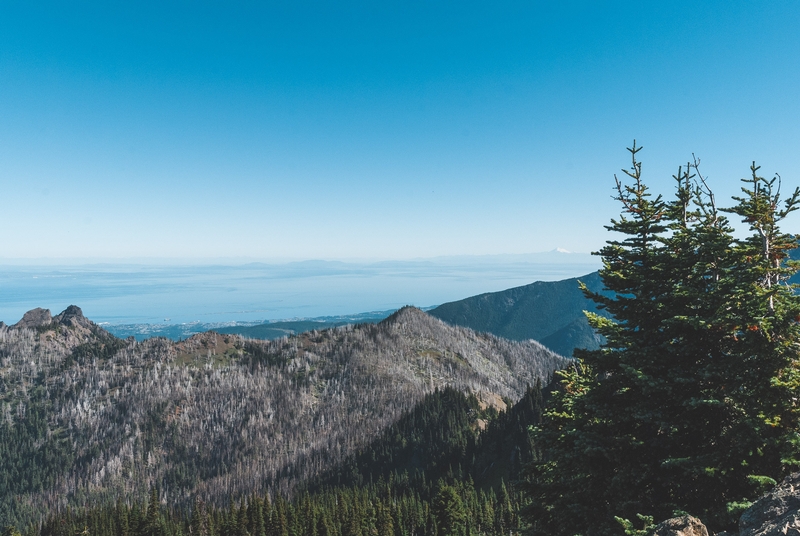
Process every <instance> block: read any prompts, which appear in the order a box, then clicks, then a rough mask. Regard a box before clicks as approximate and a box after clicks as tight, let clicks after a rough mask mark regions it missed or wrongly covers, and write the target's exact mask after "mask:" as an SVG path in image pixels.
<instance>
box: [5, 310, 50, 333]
mask: <svg viewBox="0 0 800 536" xmlns="http://www.w3.org/2000/svg"><path fill="white" fill-rule="evenodd" d="M52 321H53V317H52V316H50V309H42V308H41V307H37V308H36V309H31V310H30V311H28V312H27V313H25V314H24V315H22V320H20V321H19V322H17V323H16V324H14V325H13V326H11V327H12V328H15V329H22V328H28V329H35V328H38V327H41V326H46V325H48V324H50V323H51V322H52Z"/></svg>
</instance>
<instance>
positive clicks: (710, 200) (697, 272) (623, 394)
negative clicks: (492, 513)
mask: <svg viewBox="0 0 800 536" xmlns="http://www.w3.org/2000/svg"><path fill="white" fill-rule="evenodd" d="M639 149H640V148H638V147H636V146H635V144H634V147H633V148H632V149H629V150H630V152H631V155H632V167H631V169H630V170H625V173H626V174H627V175H628V178H629V180H630V184H623V183H622V182H620V181H619V180H618V181H617V196H616V198H617V200H618V201H619V202H620V203H621V204H622V215H621V216H620V218H618V219H614V220H612V221H611V225H610V226H608V228H609V229H610V230H611V231H614V232H616V233H619V234H620V235H622V237H621V239H613V240H611V241H609V242H608V245H607V246H606V247H604V248H603V249H602V250H601V251H600V255H601V256H602V258H603V268H602V270H601V271H600V274H601V277H602V279H603V282H604V284H605V287H606V288H607V289H608V290H610V291H612V293H613V294H612V295H611V296H607V295H599V294H592V293H588V292H587V294H588V295H589V296H590V297H591V298H593V299H594V300H595V301H596V302H598V304H599V305H600V306H601V307H602V308H605V309H606V310H607V311H608V312H609V313H611V315H612V316H613V320H611V319H608V318H605V317H601V316H598V315H596V314H590V315H589V319H590V323H591V324H592V326H593V327H594V328H595V329H596V330H597V331H598V332H599V333H600V334H602V335H603V336H604V337H605V338H606V341H607V342H606V343H605V345H604V346H603V347H602V348H601V349H600V350H597V351H592V352H586V351H583V352H576V356H577V357H579V358H580V360H579V362H578V363H576V365H575V366H574V367H571V368H570V369H569V370H567V371H565V372H564V373H562V375H561V389H560V390H559V391H558V392H556V393H555V394H554V399H553V405H552V406H551V408H550V409H549V410H548V411H547V412H546V415H545V421H544V424H543V425H542V426H541V427H540V428H539V429H538V430H537V432H536V433H535V441H536V443H537V447H538V448H539V449H541V452H542V453H543V456H542V459H541V460H540V461H539V462H538V463H536V464H535V465H534V466H532V468H531V470H530V474H529V481H528V486H527V489H528V491H529V493H530V494H531V496H532V498H533V504H532V506H531V508H530V509H529V510H528V512H527V518H528V521H529V522H530V524H531V527H532V529H533V531H534V532H535V533H539V534H576V533H587V531H591V532H588V533H591V534H595V533H596V534H613V533H618V532H619V525H618V524H617V523H616V522H615V520H614V517H615V516H620V517H622V518H627V519H634V518H635V516H636V515H637V514H643V515H653V516H655V517H656V519H663V518H666V517H670V516H672V515H673V513H674V512H675V511H688V512H690V513H692V514H694V515H698V516H700V517H701V518H702V519H704V520H705V521H706V522H707V523H708V524H710V525H711V526H712V527H713V528H718V529H719V528H727V527H730V526H731V525H732V524H733V522H734V521H735V519H736V517H737V514H738V512H739V511H740V510H741V508H742V507H744V506H746V505H747V504H749V503H748V501H749V500H752V499H753V498H755V497H756V496H757V495H758V493H759V492H761V491H762V488H763V486H764V484H767V483H771V482H774V481H775V479H778V478H780V477H781V476H782V475H783V474H784V473H785V472H787V471H788V469H789V468H790V467H791V466H796V465H797V464H798V463H797V455H796V453H797V451H798V449H797V432H798V430H800V427H799V426H798V424H799V423H800V419H798V413H797V412H798V410H797V408H796V407H795V406H794V403H793V402H792V399H793V395H792V392H793V391H795V392H796V389H797V388H798V377H797V367H798V342H800V331H799V330H798V319H800V298H798V297H797V295H795V293H794V292H793V290H792V289H791V288H790V287H789V286H788V285H787V284H785V280H786V279H787V278H788V276H789V275H791V274H792V273H794V272H795V271H796V267H795V266H793V265H792V264H790V263H786V262H785V259H786V257H787V251H788V250H789V249H791V248H795V247H797V239H796V238H795V237H793V236H790V235H787V234H784V233H781V232H780V230H779V229H778V223H779V222H780V221H781V220H782V219H783V218H785V217H786V215H788V214H789V213H790V212H792V211H793V210H795V209H796V208H797V204H798V196H799V195H800V193H799V192H798V191H795V193H794V194H793V195H792V196H790V197H789V199H788V200H787V201H785V202H784V204H783V206H781V205H780V201H781V200H780V192H779V189H780V188H779V183H778V182H776V181H777V180H778V179H775V180H772V181H767V180H765V179H763V178H761V177H758V176H757V174H756V172H757V170H758V168H756V167H755V165H754V166H753V168H752V178H751V179H748V180H747V181H746V182H747V184H748V186H747V187H746V188H744V189H743V192H744V195H743V196H742V197H741V198H735V200H736V201H737V204H736V205H735V206H734V207H733V208H732V209H729V210H728V212H732V213H734V214H737V215H740V216H742V218H743V219H744V220H745V221H746V222H747V223H748V224H749V225H750V227H751V231H752V232H753V234H752V235H751V236H750V237H749V238H746V239H744V240H736V239H734V237H733V234H732V230H731V228H730V226H729V224H728V222H727V220H726V219H725V217H724V216H722V214H721V212H722V211H721V210H720V209H718V208H717V206H716V201H715V199H714V196H713V194H712V193H711V191H710V190H709V189H708V188H707V185H706V182H705V180H704V179H703V177H702V176H701V175H700V174H699V168H698V162H697V161H694V162H692V163H689V164H687V166H686V167H685V168H683V167H682V168H679V171H678V174H677V175H675V179H676V185H677V189H676V195H675V199H674V200H673V201H671V202H666V201H664V200H663V199H662V197H661V196H656V197H653V196H652V195H651V194H650V192H649V191H648V189H647V187H646V186H645V184H644V182H643V180H642V174H641V164H640V163H639V162H638V160H637V156H636V154H637V153H638V151H639Z"/></svg>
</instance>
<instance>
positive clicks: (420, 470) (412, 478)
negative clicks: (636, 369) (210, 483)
mask: <svg viewBox="0 0 800 536" xmlns="http://www.w3.org/2000/svg"><path fill="white" fill-rule="evenodd" d="M542 411H543V393H542V390H541V388H540V387H539V386H538V385H537V386H535V387H532V388H529V389H527V390H526V392H525V395H524V396H523V397H522V399H521V400H520V401H519V402H518V403H517V404H515V405H514V406H512V407H510V408H507V409H506V410H501V411H498V410H497V409H495V408H494V406H489V405H487V404H485V403H483V402H482V401H481V400H479V399H478V398H477V397H476V396H475V395H469V394H463V393H461V392H459V391H458V390H456V389H453V388H449V387H446V388H444V389H442V390H438V389H437V390H435V391H434V392H432V393H430V394H428V395H426V396H425V397H424V398H423V399H422V400H421V401H420V403H419V404H417V405H416V406H415V407H414V408H412V409H411V410H409V411H407V412H404V413H403V415H402V416H401V418H400V419H399V420H398V421H397V423H396V424H395V425H393V426H391V427H390V428H388V429H386V430H385V431H384V432H383V433H382V434H381V435H380V436H379V437H378V438H376V439H375V440H374V441H373V442H372V443H371V444H370V445H369V446H367V447H364V448H362V449H359V450H358V452H356V453H355V454H354V455H353V458H354V460H355V461H357V462H358V463H357V464H356V465H352V464H349V465H348V468H349V469H352V468H354V467H355V468H356V471H357V474H349V475H348V476H346V477H344V478H343V479H341V478H338V476H334V475H335V474H336V473H337V471H330V472H328V474H327V475H322V476H321V478H319V479H317V481H316V482H314V483H311V484H309V485H308V486H307V487H305V488H304V489H302V490H299V491H298V493H296V494H294V496H293V497H292V498H291V499H287V497H285V496H284V495H282V494H279V493H267V494H264V495H259V494H254V493H251V494H248V495H243V496H240V497H231V498H230V500H229V501H228V502H227V503H225V504H223V505H215V504H209V503H206V502H204V501H203V500H201V499H200V498H199V497H196V498H195V499H194V500H193V501H192V503H191V504H190V505H189V506H187V507H176V506H167V505H166V501H165V499H164V497H163V496H162V495H161V494H160V493H159V491H158V490H157V489H156V488H153V489H151V490H150V492H149V494H145V495H143V496H137V497H128V498H127V499H126V500H119V501H117V502H116V503H109V504H106V505H94V506H93V505H90V506H88V507H86V508H68V509H66V510H63V511H60V512H52V511H51V512H50V514H49V515H48V516H47V518H46V519H45V520H44V521H43V522H42V524H41V525H31V526H29V527H28V529H27V530H26V531H23V532H24V533H26V534H29V535H31V536H33V535H38V534H41V535H42V536H74V535H77V534H91V535H95V536H177V535H182V534H192V535H203V536H255V535H261V536H288V535H298V536H299V535H318V536H322V535H334V534H337V535H345V536H350V535H369V534H380V535H391V536H394V535H404V534H430V535H462V534H483V535H498V536H499V535H503V534H509V532H511V533H518V532H519V531H520V529H521V520H520V516H519V511H520V509H521V507H522V506H523V505H524V504H525V503H526V499H525V498H524V497H523V496H522V495H521V494H520V493H519V492H518V491H515V489H514V488H513V487H511V486H509V485H508V484H507V482H508V479H511V480H515V479H517V478H518V477H519V468H520V464H519V462H520V461H527V460H530V459H531V457H532V456H533V450H532V444H531V443H530V441H529V439H528V431H527V429H528V426H530V425H534V424H537V423H538V422H540V419H541V413H542ZM487 423H488V425H487ZM482 428H485V429H483V431H481V429H482ZM404 434H405V435H404ZM407 438H409V439H407ZM520 439H521V441H519V442H518V441H517V440H520ZM391 453H405V454H408V455H410V456H411V457H412V458H415V462H414V463H412V464H410V465H409V464H407V463H404V462H403V460H402V459H395V460H392V459H391ZM420 454H421V455H422V456H417V455H420ZM427 454H433V455H432V456H430V457H428V456H427ZM401 458H402V456H401ZM370 460H371V461H370ZM504 460H505V462H508V463H503V461H504ZM495 461H497V462H501V465H502V467H495V466H494V462H495ZM356 481H357V482H356ZM9 532H11V531H9Z"/></svg>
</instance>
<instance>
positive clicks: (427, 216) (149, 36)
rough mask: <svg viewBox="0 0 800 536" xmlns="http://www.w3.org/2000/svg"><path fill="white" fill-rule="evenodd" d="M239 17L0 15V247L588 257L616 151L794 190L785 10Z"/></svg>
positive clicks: (32, 251) (171, 10)
mask: <svg viewBox="0 0 800 536" xmlns="http://www.w3.org/2000/svg"><path fill="white" fill-rule="evenodd" d="M236 4H239V3H237V2H224V3H223V2H219V3H208V2H198V1H191V2H189V1H186V2H180V3H167V2H154V3H146V2H126V3H123V2H97V3H85V2H51V3H48V2H24V1H9V2H3V3H2V4H0V196H2V197H0V199H2V210H0V226H2V231H3V240H2V246H0V257H4V258H7V259H8V258H15V257H29V258H30V257H33V258H36V257H102V258H121V257H181V258H190V259H191V258H208V257H252V258H300V259H304V258H410V257H426V256H436V255H452V254H492V253H524V252H535V251H545V250H550V249H553V248H556V247H560V248H565V249H568V250H573V251H581V252H588V251H591V250H594V249H597V248H599V247H600V246H601V245H602V243H603V241H604V240H605V239H606V238H607V236H606V232H605V230H604V229H603V225H604V224H606V223H607V222H608V220H609V218H610V217H612V216H614V215H615V213H616V211H617V206H616V204H615V203H614V202H613V201H612V200H611V199H610V195H611V193H612V192H611V186H612V184H613V182H612V181H613V174H614V173H615V172H617V171H618V170H619V168H621V167H623V166H626V165H627V164H628V159H627V153H626V151H625V147H626V146H628V145H630V143H631V140H632V139H633V138H636V139H637V140H638V141H639V142H640V143H641V144H643V145H644V146H645V150H644V151H643V153H642V159H643V160H644V165H645V172H646V176H647V178H648V181H649V182H650V183H651V184H652V185H653V187H654V189H656V190H662V191H669V189H670V188H671V183H670V179H669V175H670V174H671V173H673V172H674V171H675V169H676V168H677V165H678V164H680V163H682V162H685V161H686V160H687V159H688V158H690V157H691V154H692V153H693V152H694V153H696V154H697V155H698V156H699V157H700V158H701V159H702V161H703V167H704V171H705V172H706V174H708V175H709V176H710V179H711V183H712V185H713V186H714V188H715V189H716V191H717V194H718V197H727V196H728V195H730V194H732V193H735V192H736V189H737V188H738V182H737V181H738V179H739V178H741V177H742V176H744V175H745V174H746V173H747V169H748V166H749V164H750V162H751V161H752V160H754V159H755V160H757V161H758V162H759V163H761V164H762V165H763V171H764V172H765V173H766V174H768V175H771V174H772V173H774V172H779V173H780V174H781V175H782V176H783V178H784V181H785V182H786V183H787V184H789V185H792V186H794V185H797V184H800V150H799V149H800V147H798V142H800V98H799V97H800V87H798V86H799V85H800V84H799V82H800V32H799V31H798V28H800V5H799V4H797V2H794V1H786V2H744V1H730V0H727V1H718V2H681V1H674V2H596V1H592V2H569V1H566V2H553V1H548V2H540V1H519V0H518V1H511V2H507V1H499V2H474V3H472V2H463V1H461V2H436V1H426V2H409V1H402V2H386V1H382V2H363V3H343V2H321V3H308V2H280V3H278V2H271V3H265V4H266V5H265V6H261V7H257V6H247V7H242V6H238V7H237V6H236ZM791 223H792V225H794V224H796V223H798V220H792V222H791ZM797 230H800V229H797Z"/></svg>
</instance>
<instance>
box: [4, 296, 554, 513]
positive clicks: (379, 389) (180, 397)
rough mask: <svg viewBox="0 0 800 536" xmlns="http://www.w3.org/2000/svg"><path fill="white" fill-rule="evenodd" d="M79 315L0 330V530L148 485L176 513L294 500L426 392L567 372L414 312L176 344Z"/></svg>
mask: <svg viewBox="0 0 800 536" xmlns="http://www.w3.org/2000/svg"><path fill="white" fill-rule="evenodd" d="M76 310H77V311H76ZM79 311H80V310H79V309H77V308H75V310H72V314H68V315H64V314H62V315H59V316H58V317H56V318H58V319H59V320H55V319H53V321H51V322H49V323H48V322H47V316H49V313H48V315H39V317H37V318H39V320H37V321H36V322H34V323H33V325H31V324H29V323H26V324H22V325H18V326H14V327H11V328H9V327H7V326H3V327H0V409H2V414H1V415H2V418H0V438H4V439H2V440H0V451H1V452H0V475H4V476H5V479H4V480H3V479H0V485H3V486H5V488H4V489H0V497H2V499H0V502H1V503H2V504H0V524H5V523H7V522H13V521H18V520H20V519H31V518H35V516H36V515H37V514H38V513H41V512H42V511H43V510H44V509H53V508H63V507H66V506H67V505H69V504H73V505H74V504H77V503H82V502H85V501H90V502H100V503H102V502H107V501H112V500H114V499H116V498H117V497H119V496H123V495H125V496H142V495H143V494H144V493H146V491H147V490H148V489H149V488H150V487H151V486H152V485H157V486H158V487H159V488H160V489H161V493H162V497H163V498H164V499H165V500H166V501H167V503H168V504H179V505H186V504H187V503H188V502H189V501H190V500H191V498H192V497H193V496H194V495H195V494H198V495H200V496H201V497H203V498H204V499H205V500H207V501H211V502H216V503H221V502H224V501H225V500H226V499H227V497H229V496H231V495H234V496H236V495H239V494H249V493H252V492H258V493H263V492H265V491H266V490H273V491H279V492H282V493H290V492H291V491H292V490H293V489H294V488H295V487H296V486H297V485H300V484H302V483H303V482H305V481H306V480H308V479H309V478H311V477H313V476H314V475H316V474H319V473H320V472H321V471H322V470H323V469H326V468H329V467H331V466H332V465H335V464H336V463H338V462H340V461H341V460H343V459H345V458H346V457H347V456H348V455H349V454H351V453H353V452H355V450H356V449H357V448H359V447H362V446H364V445H366V444H368V443H369V442H370V441H371V440H372V439H374V438H375V437H376V436H377V435H378V434H379V433H380V432H381V431H382V430H383V429H385V428H386V427H387V426H388V425H389V424H391V423H392V422H394V421H395V420H396V419H397V418H398V417H399V415H400V414H401V413H402V412H403V411H405V410H408V409H410V408H411V407H413V406H414V404H416V403H417V402H418V401H420V400H421V399H422V397H424V395H425V394H426V393H429V392H431V391H433V390H434V389H436V388H443V387H445V386H451V387H453V388H456V389H458V390H460V391H464V392H467V391H468V392H472V393H475V394H476V395H477V396H478V397H479V398H482V399H490V398H497V397H500V398H508V399H512V400H517V399H519V398H520V397H521V396H522V394H523V393H524V392H525V389H526V387H527V386H528V385H533V384H535V383H536V381H537V379H540V378H541V379H545V380H546V379H547V378H548V377H549V376H550V375H551V374H552V372H553V370H554V369H556V368H559V367H561V366H563V365H564V364H565V361H564V359H563V358H561V357H560V356H558V355H556V354H553V353H552V352H550V351H548V350H547V349H545V348H544V347H542V346H541V345H539V344H538V343H535V342H530V341H529V342H512V341H507V340H503V339H499V338H497V337H494V336H492V335H487V334H478V333H475V332H473V331H471V330H469V329H465V328H458V327H452V326H448V325H446V324H445V323H443V322H441V321H439V320H437V319H435V318H432V317H430V316H429V315H426V314H425V313H423V312H421V311H419V310H417V309H413V308H404V309H402V310H400V311H398V312H397V313H395V314H394V315H392V316H391V317H389V318H388V319H386V320H384V321H383V322H381V323H379V324H377V325H376V324H365V325H358V326H345V327H340V328H335V329H329V330H324V331H312V332H309V333H305V334H302V335H299V336H294V337H289V338H282V339H278V340H275V341H270V342H266V341H253V340H247V339H243V338H241V337H238V336H234V335H219V334H216V333H213V332H209V333H205V334H202V335H197V336H195V337H192V338H190V339H188V340H186V341H182V342H180V343H173V342H170V341H167V340H165V339H150V340H147V341H144V342H141V343H139V342H136V341H135V340H133V339H127V340H125V341H122V340H119V339H116V338H114V337H113V336H111V335H110V334H108V333H106V332H104V331H103V330H101V329H100V328H99V327H97V326H95V325H94V324H92V323H91V322H89V321H87V320H86V319H83V317H82V315H80V316H78V315H77V314H76V313H78V312H79ZM73 324H74V325H73ZM22 440H24V441H22Z"/></svg>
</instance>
